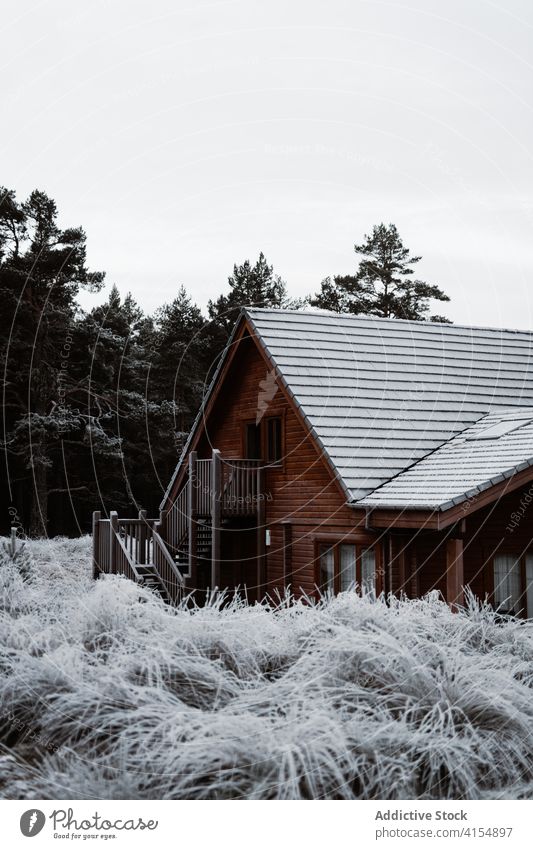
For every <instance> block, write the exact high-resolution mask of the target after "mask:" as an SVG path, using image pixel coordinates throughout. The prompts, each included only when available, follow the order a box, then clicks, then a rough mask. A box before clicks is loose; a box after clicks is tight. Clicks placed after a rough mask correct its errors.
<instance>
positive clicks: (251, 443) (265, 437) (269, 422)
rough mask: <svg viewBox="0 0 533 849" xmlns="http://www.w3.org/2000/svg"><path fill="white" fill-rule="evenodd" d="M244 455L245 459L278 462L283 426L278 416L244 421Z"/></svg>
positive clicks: (280, 452) (281, 452) (281, 451)
mask: <svg viewBox="0 0 533 849" xmlns="http://www.w3.org/2000/svg"><path fill="white" fill-rule="evenodd" d="M243 442H244V455H245V457H246V459H247V460H266V461H267V462H269V463H279V462H280V461H281V459H282V457H283V445H282V442H283V427H282V422H281V418H280V417H279V416H271V417H269V418H267V419H266V418H265V419H262V421H260V422H259V424H256V423H255V422H245V423H244V438H243Z"/></svg>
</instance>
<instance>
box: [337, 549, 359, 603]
mask: <svg viewBox="0 0 533 849" xmlns="http://www.w3.org/2000/svg"><path fill="white" fill-rule="evenodd" d="M356 562H357V557H356V549H355V545H340V546H339V566H340V588H339V589H340V591H341V593H342V592H344V591H345V590H349V589H351V588H353V586H354V584H355V581H356Z"/></svg>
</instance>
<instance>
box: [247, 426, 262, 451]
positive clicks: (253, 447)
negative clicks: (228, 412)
mask: <svg viewBox="0 0 533 849" xmlns="http://www.w3.org/2000/svg"><path fill="white" fill-rule="evenodd" d="M245 439H246V445H245V452H246V459H247V460H261V454H262V451H261V425H260V424H255V423H254V422H250V423H249V424H247V425H246V432H245Z"/></svg>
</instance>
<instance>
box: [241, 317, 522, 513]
mask: <svg viewBox="0 0 533 849" xmlns="http://www.w3.org/2000/svg"><path fill="white" fill-rule="evenodd" d="M246 312H247V315H248V317H249V319H250V321H251V323H252V325H253V327H254V328H255V330H256V332H257V335H258V337H259V339H260V342H261V344H262V345H263V346H264V347H265V349H266V350H267V352H268V353H269V354H270V356H271V357H272V359H273V361H274V363H275V364H276V366H277V368H278V369H279V372H280V374H281V375H282V378H283V380H284V382H285V384H286V386H287V388H288V390H289V391H290V393H291V394H292V395H293V397H294V399H295V401H296V403H297V404H298V405H299V406H300V409H301V412H302V414H303V415H304V417H305V418H306V420H307V423H308V425H309V427H310V428H311V429H312V431H313V432H314V434H315V435H316V437H317V439H318V441H319V443H320V444H321V446H322V449H323V450H324V453H325V454H326V456H327V458H328V459H329V461H330V463H331V465H332V467H333V469H334V471H335V472H336V474H337V476H338V478H339V479H340V480H341V482H342V483H343V485H344V487H345V489H346V491H347V495H348V497H349V498H350V499H351V500H353V501H360V500H361V499H363V498H364V497H365V496H367V495H368V494H369V493H371V492H373V491H374V490H376V489H377V488H378V487H380V486H381V485H382V484H383V483H385V482H386V481H389V480H390V479H391V478H393V477H395V476H396V475H399V473H400V472H402V471H404V470H405V469H407V468H408V467H409V466H411V465H412V464H413V463H415V462H416V461H418V460H420V459H421V458H422V457H424V456H425V455H427V454H429V453H430V452H432V451H435V449H436V448H438V447H439V446H441V445H443V443H445V442H447V441H448V440H450V439H451V438H452V437H453V436H455V435H457V434H458V433H460V432H461V431H463V430H464V429H465V428H467V427H469V426H470V425H472V424H473V423H475V422H477V421H478V420H479V419H480V418H481V417H482V416H484V415H486V414H487V413H489V412H491V411H495V410H509V409H510V408H520V407H533V368H531V363H532V361H533V334H532V333H530V332H528V331H521V330H504V329H495V328H483V327H462V326H459V325H448V324H437V323H432V322H414V321H401V320H397V319H380V318H373V317H365V316H349V315H338V314H337V313H325V312H318V311H314V312H313V311H283V310H259V309H249V310H247V311H246ZM501 444H503V443H501ZM465 452H466V453H467V451H466V449H465ZM439 497H440V496H439ZM432 498H433V496H432ZM365 503H366V502H365Z"/></svg>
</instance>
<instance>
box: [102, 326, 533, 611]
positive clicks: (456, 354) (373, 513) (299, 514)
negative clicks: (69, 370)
mask: <svg viewBox="0 0 533 849" xmlns="http://www.w3.org/2000/svg"><path fill="white" fill-rule="evenodd" d="M532 358H533V334H532V333H529V332H526V331H511V330H499V329H492V328H478V327H461V326H458V325H447V324H438V323H431V322H411V321H399V320H389V319H380V318H373V317H362V316H349V315H338V314H333V313H325V312H312V311H283V310H261V309H248V310H243V312H242V314H241V316H240V318H239V320H238V322H237V324H236V327H235V329H234V332H233V335H232V337H231V340H230V342H229V344H228V346H227V349H226V351H225V353H224V356H223V357H222V360H221V362H220V365H219V367H218V370H217V372H216V374H215V377H214V379H213V381H212V383H211V386H210V388H209V390H208V392H207V393H206V397H205V400H204V403H203V406H202V408H201V410H200V412H199V414H198V417H197V419H196V423H195V425H194V427H193V429H192V432H191V434H190V437H189V440H188V443H187V446H186V449H185V451H184V454H183V456H182V458H181V460H180V461H179V463H178V465H177V467H176V470H175V473H174V475H173V477H172V480H171V481H170V484H169V486H168V489H167V492H166V494H165V497H164V499H163V502H162V504H161V513H160V516H159V518H158V519H157V520H152V519H148V518H147V517H146V516H145V515H144V514H141V515H140V516H139V517H138V518H136V519H131V520H129V519H119V518H118V517H117V515H116V514H114V513H112V514H111V515H110V517H109V518H102V517H101V515H100V514H99V513H96V514H95V516H94V567H95V574H99V573H100V572H120V573H124V574H126V575H128V576H129V577H131V578H133V579H134V580H137V581H140V582H145V583H148V584H149V585H152V586H154V587H155V588H157V589H158V590H159V591H160V592H161V594H162V595H163V596H164V597H165V598H168V599H169V600H170V601H175V600H177V599H178V598H179V597H180V596H181V595H182V594H183V593H184V592H186V593H187V592H191V591H193V590H194V591H196V592H197V593H198V594H200V593H202V592H205V591H206V590H208V589H209V588H215V587H218V588H226V587H228V588H236V587H238V588H240V590H241V591H242V592H243V593H246V596H247V598H248V599H249V600H250V601H253V600H255V599H259V598H261V597H263V596H265V595H266V594H269V595H271V596H272V595H275V594H276V591H279V592H281V593H283V591H284V589H285V588H286V587H288V586H289V587H291V589H292V590H293V592H295V593H296V594H298V593H300V592H304V593H307V594H313V593H316V592H318V591H319V590H322V591H324V590H331V591H333V592H339V591H342V590H345V589H349V588H351V587H354V586H356V587H357V588H358V591H366V592H375V593H380V592H382V591H384V592H386V593H388V592H394V593H401V592H404V593H405V594H406V595H408V596H420V595H423V594H425V593H427V592H428V591H430V590H434V589H436V590H438V591H440V593H441V594H442V596H443V597H444V598H445V599H447V600H448V602H449V603H450V604H452V605H455V604H460V603H461V602H462V600H463V588H464V587H466V586H469V587H470V588H471V589H472V591H473V592H474V593H475V594H476V595H477V596H479V597H481V598H485V597H488V598H489V599H491V600H492V601H494V602H495V603H496V604H497V605H499V606H500V607H501V609H502V610H505V611H512V612H515V613H519V614H520V615H524V616H525V615H529V616H533V541H532V540H533V368H532V366H531V362H532Z"/></svg>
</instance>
